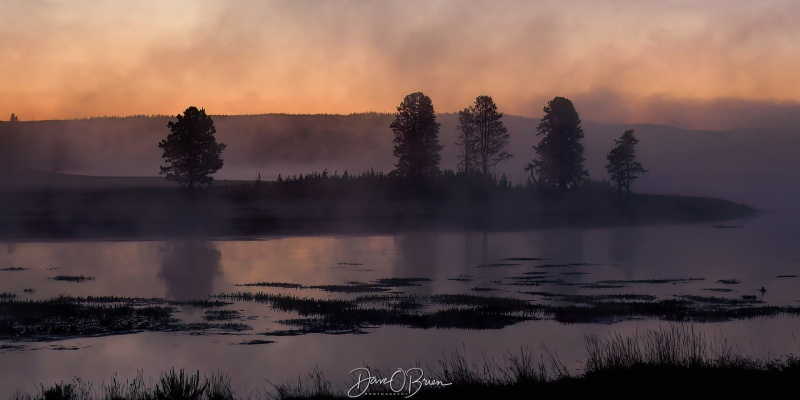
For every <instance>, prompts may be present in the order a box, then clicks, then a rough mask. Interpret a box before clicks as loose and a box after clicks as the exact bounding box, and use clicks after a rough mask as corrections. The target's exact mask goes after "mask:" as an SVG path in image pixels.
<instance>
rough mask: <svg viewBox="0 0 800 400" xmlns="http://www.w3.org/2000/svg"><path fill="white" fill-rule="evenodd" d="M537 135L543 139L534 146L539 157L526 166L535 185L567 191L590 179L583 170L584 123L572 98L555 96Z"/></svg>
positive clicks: (546, 107) (547, 107) (550, 102)
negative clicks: (582, 140) (582, 125)
mask: <svg viewBox="0 0 800 400" xmlns="http://www.w3.org/2000/svg"><path fill="white" fill-rule="evenodd" d="M536 135H537V136H540V135H541V136H542V139H541V141H539V144H538V145H534V146H533V148H534V150H536V158H534V159H533V161H531V162H530V163H528V165H527V166H526V167H525V170H526V171H530V173H531V178H532V179H533V181H534V183H536V184H537V185H540V186H541V187H543V188H546V189H556V190H564V189H572V188H575V187H578V186H580V185H581V184H582V183H583V182H584V180H586V179H587V178H588V177H589V172H588V171H586V169H585V168H584V167H583V161H584V157H583V145H582V144H581V139H583V128H581V120H580V117H579V116H578V112H577V111H576V110H575V106H574V105H573V104H572V102H571V101H570V100H569V99H567V98H564V97H555V98H553V100H550V101H549V102H548V103H547V105H546V106H545V107H544V117H542V120H541V122H539V126H538V127H537V128H536Z"/></svg>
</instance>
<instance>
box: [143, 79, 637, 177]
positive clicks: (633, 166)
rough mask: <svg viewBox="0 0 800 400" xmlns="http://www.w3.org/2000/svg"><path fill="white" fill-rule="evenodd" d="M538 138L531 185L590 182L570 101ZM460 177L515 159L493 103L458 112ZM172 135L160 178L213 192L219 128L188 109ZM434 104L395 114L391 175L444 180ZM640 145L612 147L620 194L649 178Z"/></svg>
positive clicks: (629, 135) (553, 104)
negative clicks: (641, 160) (639, 158)
mask: <svg viewBox="0 0 800 400" xmlns="http://www.w3.org/2000/svg"><path fill="white" fill-rule="evenodd" d="M543 111H544V116H543V117H542V119H541V121H540V123H539V125H538V127H537V129H536V132H535V134H536V135H537V136H541V139H540V141H539V143H538V144H536V145H534V146H533V150H534V157H533V158H532V160H531V161H530V162H529V163H527V165H526V166H525V171H526V172H528V173H529V174H530V175H529V176H530V182H531V183H532V184H533V185H534V186H536V187H538V188H540V189H542V190H544V191H568V190H572V189H575V188H578V187H580V186H582V185H583V184H584V183H585V182H586V181H587V180H588V178H589V173H588V171H587V170H586V169H585V168H584V165H583V163H584V161H585V159H584V157H583V145H582V143H581V139H583V136H584V132H583V129H582V128H581V120H580V117H579V115H578V112H577V110H576V109H575V107H574V105H573V104H572V102H571V101H570V100H569V99H567V98H564V97H555V98H553V99H552V100H550V101H549V102H548V103H547V104H546V105H545V107H544V108H543ZM458 121H459V124H458V127H457V129H458V139H457V141H456V143H455V145H456V146H458V148H459V153H458V158H459V163H458V173H459V174H465V175H479V176H485V177H490V176H492V175H491V174H492V168H493V167H495V166H496V165H498V164H499V163H501V162H503V161H505V160H508V159H510V158H511V157H513V156H514V155H513V154H512V153H510V152H509V151H508V144H509V139H510V134H509V132H508V130H507V129H506V127H505V125H504V124H503V113H502V112H499V111H498V108H497V105H496V104H495V103H494V101H493V100H492V98H491V97H490V96H486V95H480V96H478V97H476V99H475V102H474V104H472V105H470V106H468V107H466V108H464V109H463V110H462V111H459V112H458ZM167 126H168V128H169V130H170V133H169V135H168V136H167V137H166V138H165V139H164V140H162V141H160V142H159V144H158V145H159V148H161V149H162V150H163V155H162V158H163V159H164V161H165V163H166V164H165V165H163V166H161V171H160V174H161V175H164V176H165V178H166V179H168V180H171V181H174V182H176V183H178V184H179V185H181V186H184V187H188V188H190V189H191V188H194V187H195V186H207V185H211V184H212V182H213V179H212V178H211V175H213V174H214V173H216V172H217V171H219V170H220V169H221V168H222V166H223V159H222V157H221V155H222V152H223V150H224V149H225V144H223V143H217V141H216V139H215V136H214V134H215V133H216V128H215V127H214V121H213V120H212V118H211V117H210V116H208V115H207V114H206V112H205V109H198V108H197V107H194V106H192V107H189V108H187V109H186V110H185V111H184V113H183V114H182V115H181V114H179V115H178V116H177V117H176V121H174V122H169V123H168V125H167ZM440 127H441V124H440V123H439V122H437V120H436V113H435V111H434V107H433V102H432V100H431V98H430V97H428V96H426V95H425V94H424V93H422V92H416V93H411V94H409V95H407V96H405V98H404V99H403V101H402V102H401V103H400V105H399V106H398V107H397V113H396V114H395V118H394V120H393V121H392V122H391V124H390V125H389V128H390V129H391V130H392V132H393V133H394V139H393V144H394V156H395V157H396V158H397V161H396V163H395V169H394V170H393V171H392V172H390V173H389V176H394V177H399V178H402V179H405V180H407V181H409V182H412V183H413V182H419V181H424V180H428V179H431V178H435V177H437V176H439V175H441V173H442V171H441V170H440V168H439V163H440V161H441V155H440V154H441V150H442V148H443V145H442V144H441V143H439V129H440ZM638 141H639V140H638V139H637V138H636V137H635V136H634V131H633V130H632V129H630V130H626V131H625V132H624V133H623V134H622V136H621V137H620V138H619V139H617V140H615V146H614V147H613V148H612V149H611V150H610V151H609V153H608V156H607V160H608V164H607V165H606V169H607V171H608V174H609V178H610V182H611V184H612V185H614V186H615V187H616V188H617V190H618V191H619V192H620V193H630V192H631V185H632V183H633V181H634V180H635V179H636V178H638V177H639V175H640V174H642V173H644V172H646V170H645V169H644V168H643V167H642V165H641V163H639V162H638V161H637V159H636V152H635V146H636V144H637V143H638Z"/></svg>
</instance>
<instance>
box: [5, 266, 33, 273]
mask: <svg viewBox="0 0 800 400" xmlns="http://www.w3.org/2000/svg"><path fill="white" fill-rule="evenodd" d="M27 270H28V268H24V267H6V268H0V271H1V272H13V271H27Z"/></svg>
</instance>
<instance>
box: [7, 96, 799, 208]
mask: <svg viewBox="0 0 800 400" xmlns="http://www.w3.org/2000/svg"><path fill="white" fill-rule="evenodd" d="M579 111H580V110H579ZM392 119H393V116H392V115H391V114H380V113H365V114H352V115H285V114H266V115H252V116H214V121H215V123H216V127H217V137H218V140H219V141H221V142H223V143H226V144H227V149H226V150H225V152H224V153H223V158H224V160H225V166H224V167H223V169H222V170H221V171H220V172H219V173H218V174H217V176H216V177H217V178H218V179H243V180H254V179H255V178H256V176H257V174H259V173H260V174H261V175H262V179H265V180H269V179H274V178H275V177H277V175H278V174H282V175H284V176H286V175H291V174H300V173H308V172H313V171H321V170H322V169H325V168H327V169H328V171H329V172H330V173H333V172H334V171H338V172H339V173H340V174H341V173H342V172H343V171H344V170H348V171H349V172H351V173H353V172H355V173H360V172H362V171H366V170H369V169H374V170H376V171H383V172H388V171H390V170H391V169H393V166H394V162H395V158H394V156H393V155H392V149H393V146H392V139H393V135H392V132H391V130H390V129H389V124H390V123H391V121H392ZM169 120H170V117H166V116H156V117H147V116H137V117H125V118H114V117H109V118H92V119H83V120H66V121H63V120H62V121H31V122H21V123H19V124H18V125H17V127H16V128H14V129H17V130H18V131H17V132H16V133H15V134H14V135H15V137H14V138H13V140H11V139H10V138H9V137H10V133H11V125H12V124H11V123H9V122H2V123H0V145H1V146H2V147H0V148H3V149H5V151H6V152H9V151H10V152H12V153H13V154H14V158H15V159H17V160H18V161H21V162H23V163H24V165H25V166H27V167H30V168H36V169H40V170H45V171H62V172H72V173H79V174H85V175H95V176H151V177H157V176H158V166H159V165H160V164H161V152H160V149H159V148H158V142H159V141H160V140H161V139H163V138H164V137H165V136H166V135H167V133H168V129H167V122H168V121H169ZM439 121H440V122H441V124H442V127H441V131H440V141H441V143H442V144H443V145H444V149H443V152H442V167H443V168H451V169H455V168H456V165H457V157H456V155H457V148H456V146H455V145H454V143H455V141H456V134H457V133H456V127H457V125H458V118H457V115H456V114H440V115H439ZM504 121H505V124H506V126H507V127H508V130H509V132H510V133H511V146H510V147H511V148H510V151H511V152H512V153H513V154H514V158H512V159H511V160H509V161H507V162H505V163H503V164H501V165H499V166H498V167H497V170H496V171H497V174H498V175H499V174H501V173H505V174H506V175H507V176H508V178H509V179H511V180H512V181H513V182H524V181H525V180H526V179H527V176H526V175H525V173H524V171H523V167H524V165H525V164H526V163H527V162H528V161H530V159H531V158H532V157H533V155H534V153H533V149H532V146H533V145H534V144H535V143H538V140H539V138H538V137H537V136H535V134H534V132H535V129H536V126H537V124H538V122H539V121H538V119H534V118H526V117H519V116H512V115H507V116H506V117H505V119H504ZM583 128H584V131H585V134H586V137H585V139H584V147H585V155H586V165H587V168H588V170H589V172H590V174H591V177H593V178H595V179H601V178H603V177H605V176H606V172H605V168H604V165H605V163H606V160H605V156H606V154H607V152H608V150H609V149H610V148H611V147H612V146H613V141H614V139H615V138H617V137H618V136H619V135H621V134H622V132H623V131H624V130H626V129H635V134H636V136H637V137H638V138H639V139H640V143H639V147H638V154H639V157H640V160H641V162H642V164H643V165H644V167H645V168H647V169H648V170H650V172H649V173H648V174H646V175H645V176H643V177H642V179H641V180H640V181H639V182H637V183H636V184H635V185H634V189H635V190H636V189H638V190H641V191H651V192H661V193H678V194H700V195H715V196H726V197H731V196H732V197H734V200H737V201H748V200H750V196H751V195H752V192H753V191H757V190H760V189H758V188H757V187H751V186H750V185H756V186H758V185H762V184H764V183H765V182H772V183H774V184H775V185H777V186H784V185H789V184H791V183H793V182H796V181H797V177H798V176H800V158H798V157H796V153H797V149H798V148H800V128H798V127H797V126H792V127H786V128H764V129H760V128H748V129H741V130H730V131H690V130H682V129H678V128H674V127H669V126H663V125H648V124H637V125H608V124H599V123H593V122H588V121H584V123H583ZM795 186H796V185H795Z"/></svg>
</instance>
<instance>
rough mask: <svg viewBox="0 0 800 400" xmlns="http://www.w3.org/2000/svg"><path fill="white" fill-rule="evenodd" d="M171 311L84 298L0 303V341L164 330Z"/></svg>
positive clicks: (170, 323) (172, 319)
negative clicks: (99, 301)
mask: <svg viewBox="0 0 800 400" xmlns="http://www.w3.org/2000/svg"><path fill="white" fill-rule="evenodd" d="M172 312H173V310H172V309H171V308H170V307H163V306H144V307H137V306H134V304H133V303H126V302H115V303H98V302H93V301H91V300H89V299H87V298H77V297H58V298H55V299H51V300H42V301H30V300H26V301H17V300H5V301H0V339H3V340H19V339H24V340H52V339H55V338H59V337H67V336H89V335H107V334H116V333H129V332H137V331H143V330H165V329H168V328H170V327H172V326H174V325H176V323H177V320H175V319H174V318H173V317H172Z"/></svg>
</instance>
